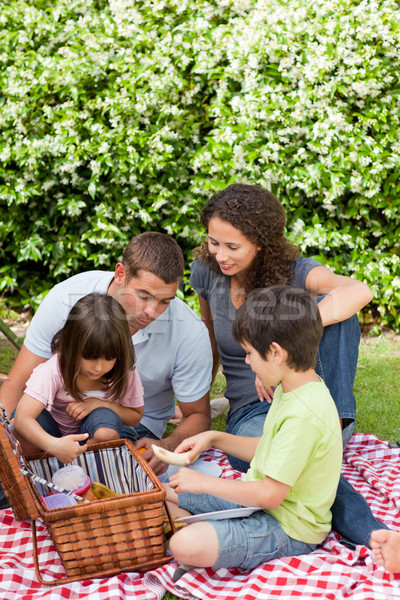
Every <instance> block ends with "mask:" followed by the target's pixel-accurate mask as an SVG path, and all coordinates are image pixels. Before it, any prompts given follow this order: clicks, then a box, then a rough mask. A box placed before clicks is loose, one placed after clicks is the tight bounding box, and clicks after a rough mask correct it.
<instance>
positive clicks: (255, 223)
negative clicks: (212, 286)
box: [195, 183, 300, 294]
mask: <svg viewBox="0 0 400 600" xmlns="http://www.w3.org/2000/svg"><path fill="white" fill-rule="evenodd" d="M213 217H218V218H219V219H221V220H222V221H226V222H227V223H230V224H231V225H232V226H233V227H235V228H236V229H238V230H239V231H240V232H241V233H242V234H243V235H244V236H245V237H246V238H247V239H248V240H250V242H252V243H253V244H255V245H256V246H259V247H260V250H259V251H258V253H257V255H256V257H255V259H254V261H253V264H252V265H251V267H250V269H249V271H248V273H247V276H246V281H245V285H244V287H245V292H246V294H248V293H249V292H250V291H252V290H254V289H257V288H264V287H269V286H271V285H274V284H287V283H288V281H289V279H290V276H291V274H292V269H293V267H294V263H295V261H296V259H297V258H298V256H299V255H300V250H299V248H298V247H297V246H295V245H293V244H291V243H290V242H289V241H288V240H287V239H286V238H285V236H284V230H285V213H284V210H283V208H282V206H281V204H280V203H279V202H278V200H277V199H276V198H275V196H273V194H271V193H270V192H269V191H268V190H265V189H263V188H261V187H259V186H256V185H246V184H240V183H234V184H232V185H229V186H228V187H227V188H225V189H224V190H222V191H221V192H218V193H217V194H214V196H212V197H211V198H210V200H209V201H208V202H207V204H206V205H205V206H204V208H203V210H202V212H201V214H200V220H201V223H202V225H203V226H204V227H205V228H206V229H208V224H209V222H210V220H211V219H212V218H213ZM195 254H196V258H201V259H202V260H203V261H205V262H206V263H207V264H208V265H209V266H210V268H211V269H212V270H213V271H215V272H216V273H221V269H220V268H219V266H218V263H217V261H216V260H215V258H214V257H213V256H212V254H211V253H210V251H209V250H208V244H207V242H204V243H203V245H202V246H201V247H200V248H199V249H198V250H197V251H196V253H195Z"/></svg>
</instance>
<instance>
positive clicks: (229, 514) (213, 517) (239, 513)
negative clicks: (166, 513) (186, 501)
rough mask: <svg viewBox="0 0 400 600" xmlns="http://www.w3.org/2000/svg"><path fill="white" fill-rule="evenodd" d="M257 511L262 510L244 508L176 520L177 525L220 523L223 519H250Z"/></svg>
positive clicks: (257, 507) (249, 507) (252, 507)
mask: <svg viewBox="0 0 400 600" xmlns="http://www.w3.org/2000/svg"><path fill="white" fill-rule="evenodd" d="M257 510H262V508H260V507H259V506H243V507H240V508H228V509H227V510H216V511H214V512H208V513H201V514H200V515H191V516H190V517H181V518H180V519H175V523H197V522H198V521H220V520H221V519H237V518H238V517H248V516H249V515H252V514H253V513H254V512H256V511H257Z"/></svg>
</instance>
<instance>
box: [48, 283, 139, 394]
mask: <svg viewBox="0 0 400 600" xmlns="http://www.w3.org/2000/svg"><path fill="white" fill-rule="evenodd" d="M51 350H52V352H58V353H59V365H60V371H61V376H62V378H63V380H64V386H65V389H66V391H67V392H68V393H69V394H71V396H72V397H73V398H75V399H76V400H83V395H82V393H81V392H80V390H79V389H78V375H79V370H80V363H81V359H82V358H85V359H96V358H104V359H106V360H114V359H116V362H115V365H114V367H113V368H112V369H111V371H109V372H108V373H106V375H105V376H104V377H105V379H106V381H107V383H108V390H107V398H109V399H110V400H111V401H113V402H118V401H119V399H120V398H122V397H123V396H124V394H125V393H126V391H127V388H128V383H129V373H130V371H132V369H133V368H134V363H135V352H134V349H133V344H132V339H131V334H130V332H129V327H128V322H127V320H126V315H125V311H124V309H123V308H122V306H121V305H120V304H119V302H117V301H116V300H114V298H112V297H111V296H108V295H106V294H99V293H97V292H94V293H92V294H88V295H87V296H84V297H83V298H81V299H80V300H78V302H77V303H76V304H75V305H74V306H73V307H72V309H71V311H70V313H69V315H68V318H67V320H66V322H65V325H64V327H63V328H62V329H61V330H60V331H59V332H58V333H56V335H55V336H54V338H53V340H52V342H51Z"/></svg>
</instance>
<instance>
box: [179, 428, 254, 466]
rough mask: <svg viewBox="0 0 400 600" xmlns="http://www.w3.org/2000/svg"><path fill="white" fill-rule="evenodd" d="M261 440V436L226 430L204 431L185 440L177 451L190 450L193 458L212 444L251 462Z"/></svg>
mask: <svg viewBox="0 0 400 600" xmlns="http://www.w3.org/2000/svg"><path fill="white" fill-rule="evenodd" d="M259 441H260V438H259V437H254V438H252V437H244V436H240V435H232V434H231V433H225V431H214V430H212V431H204V432H203V433H199V434H197V435H194V436H192V437H190V438H187V439H186V440H183V442H181V443H180V444H179V446H177V448H176V449H175V452H188V451H189V450H190V458H191V459H192V460H193V459H194V457H195V456H197V455H198V454H201V452H203V451H204V450H206V449H207V448H209V447H210V446H214V448H218V449H219V450H222V451H223V452H226V454H230V455H231V456H236V458H240V459H241V460H244V461H246V462H251V461H252V459H253V458H254V454H255V452H256V448H257V444H258V442H259Z"/></svg>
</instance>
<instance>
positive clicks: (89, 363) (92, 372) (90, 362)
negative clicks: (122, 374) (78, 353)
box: [79, 358, 117, 380]
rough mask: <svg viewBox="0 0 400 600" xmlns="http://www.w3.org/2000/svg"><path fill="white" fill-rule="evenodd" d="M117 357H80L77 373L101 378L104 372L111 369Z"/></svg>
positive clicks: (89, 377) (91, 377)
mask: <svg viewBox="0 0 400 600" xmlns="http://www.w3.org/2000/svg"><path fill="white" fill-rule="evenodd" d="M116 362H117V359H116V358H114V359H113V360H106V359H105V358H82V359H81V366H80V369H79V374H80V375H84V376H85V377H87V378H88V379H93V380H96V379H101V378H102V377H103V376H104V375H105V374H106V373H108V372H109V371H111V369H112V368H113V366H114V365H115V363H116Z"/></svg>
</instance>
